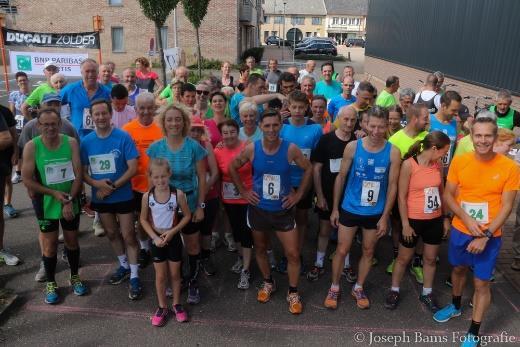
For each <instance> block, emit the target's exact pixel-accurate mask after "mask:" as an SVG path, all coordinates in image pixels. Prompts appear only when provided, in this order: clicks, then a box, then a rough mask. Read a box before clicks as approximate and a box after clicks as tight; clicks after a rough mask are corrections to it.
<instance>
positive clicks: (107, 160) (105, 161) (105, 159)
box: [88, 153, 116, 175]
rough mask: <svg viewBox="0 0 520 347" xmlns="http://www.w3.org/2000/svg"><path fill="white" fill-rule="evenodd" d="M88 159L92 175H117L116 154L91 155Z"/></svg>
mask: <svg viewBox="0 0 520 347" xmlns="http://www.w3.org/2000/svg"><path fill="white" fill-rule="evenodd" d="M88 159H89V163H90V171H91V172H92V174H97V175H103V174H113V173H116V160H115V158H114V154H112V153H108V154H99V155H91V156H89V158H88Z"/></svg>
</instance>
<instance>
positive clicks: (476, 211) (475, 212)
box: [461, 201, 489, 224]
mask: <svg viewBox="0 0 520 347" xmlns="http://www.w3.org/2000/svg"><path fill="white" fill-rule="evenodd" d="M461 206H462V209H463V210H464V211H465V212H466V213H467V214H469V215H470V217H471V218H473V219H474V220H476V221H477V222H479V223H481V224H487V223H489V206H488V203H487V202H465V201H461Z"/></svg>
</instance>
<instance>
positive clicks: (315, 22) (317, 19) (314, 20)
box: [312, 17, 321, 25]
mask: <svg viewBox="0 0 520 347" xmlns="http://www.w3.org/2000/svg"><path fill="white" fill-rule="evenodd" d="M312 25H321V18H320V17H312Z"/></svg>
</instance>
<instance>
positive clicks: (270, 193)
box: [262, 174, 280, 200]
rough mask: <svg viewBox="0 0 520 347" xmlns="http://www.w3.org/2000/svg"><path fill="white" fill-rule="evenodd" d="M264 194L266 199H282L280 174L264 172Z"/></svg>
mask: <svg viewBox="0 0 520 347" xmlns="http://www.w3.org/2000/svg"><path fill="white" fill-rule="evenodd" d="M262 196H263V198H264V199H266V200H280V175H268V174H264V177H263V180H262Z"/></svg>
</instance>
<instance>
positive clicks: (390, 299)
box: [385, 290, 399, 310]
mask: <svg viewBox="0 0 520 347" xmlns="http://www.w3.org/2000/svg"><path fill="white" fill-rule="evenodd" d="M398 303H399V292H396V291H394V290H389V291H388V293H386V298H385V307H386V308H387V309H389V310H394V309H395V308H396V307H397V304H398Z"/></svg>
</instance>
